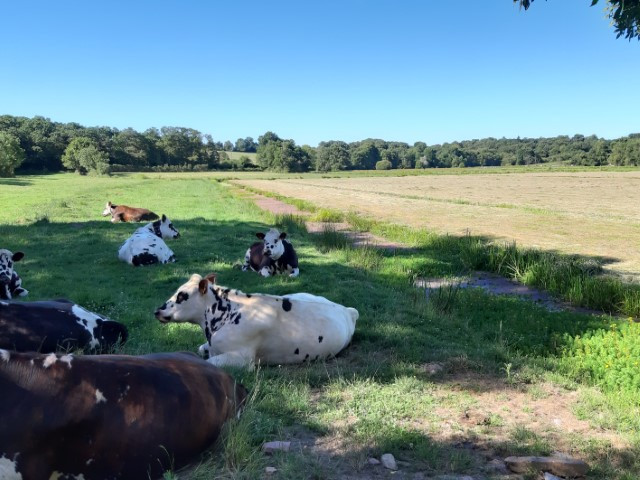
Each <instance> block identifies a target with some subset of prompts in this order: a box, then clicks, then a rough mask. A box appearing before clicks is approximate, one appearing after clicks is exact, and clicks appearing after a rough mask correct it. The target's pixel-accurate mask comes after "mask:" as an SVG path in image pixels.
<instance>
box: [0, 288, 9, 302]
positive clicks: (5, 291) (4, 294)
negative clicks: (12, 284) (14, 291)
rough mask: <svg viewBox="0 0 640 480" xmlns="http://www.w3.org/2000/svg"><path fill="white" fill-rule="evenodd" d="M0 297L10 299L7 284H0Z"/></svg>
mask: <svg viewBox="0 0 640 480" xmlns="http://www.w3.org/2000/svg"><path fill="white" fill-rule="evenodd" d="M0 299H1V300H11V290H10V289H9V285H2V286H0Z"/></svg>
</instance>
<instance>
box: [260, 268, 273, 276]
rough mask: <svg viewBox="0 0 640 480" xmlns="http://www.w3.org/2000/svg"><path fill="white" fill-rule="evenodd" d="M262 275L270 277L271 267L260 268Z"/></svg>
mask: <svg viewBox="0 0 640 480" xmlns="http://www.w3.org/2000/svg"><path fill="white" fill-rule="evenodd" d="M260 275H262V276H263V277H270V276H271V269H270V268H269V267H262V268H261V269H260Z"/></svg>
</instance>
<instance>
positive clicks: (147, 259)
mask: <svg viewBox="0 0 640 480" xmlns="http://www.w3.org/2000/svg"><path fill="white" fill-rule="evenodd" d="M179 236H180V233H178V230H176V229H175V228H174V226H173V223H171V220H169V219H168V218H167V217H166V215H162V218H161V219H160V220H156V221H155V222H151V223H148V224H146V225H145V226H144V227H140V228H138V229H137V230H136V231H135V232H133V235H131V236H130V237H129V238H127V240H126V241H125V242H124V243H123V244H122V246H121V247H120V250H118V258H119V259H120V260H122V261H123V262H127V263H129V264H131V265H133V266H135V267H138V266H140V265H152V264H154V263H169V262H175V261H176V257H175V255H174V254H173V251H171V249H170V248H169V247H168V246H167V244H166V243H164V240H163V238H178V237H179Z"/></svg>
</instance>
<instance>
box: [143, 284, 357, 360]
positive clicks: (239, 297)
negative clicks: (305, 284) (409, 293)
mask: <svg viewBox="0 0 640 480" xmlns="http://www.w3.org/2000/svg"><path fill="white" fill-rule="evenodd" d="M215 279H216V277H215V274H210V275H207V277H205V278H202V277H201V276H200V275H197V274H195V275H192V276H191V278H190V279H189V281H188V282H187V283H185V284H184V285H182V286H181V287H180V288H178V290H177V291H176V293H175V294H174V295H173V296H172V297H171V298H170V299H169V300H167V301H166V302H165V304H164V305H162V306H161V307H160V308H158V309H157V310H156V312H155V315H156V318H157V319H158V320H159V321H160V322H162V323H168V322H188V323H194V324H196V325H200V326H201V327H202V330H203V331H204V334H205V336H206V338H207V343H205V344H204V345H202V346H201V347H200V353H202V354H204V355H209V356H210V358H209V361H210V362H211V363H213V364H214V365H236V366H250V365H252V364H253V363H257V362H261V363H266V364H286V363H302V362H305V361H310V360H318V359H326V358H330V357H333V356H335V355H337V354H338V353H339V352H340V351H341V350H342V349H343V348H345V347H346V346H347V345H348V344H349V342H351V337H353V332H354V330H355V327H356V321H357V320H358V316H359V314H358V311H357V310H356V309H355V308H349V307H343V306H342V305H339V304H337V303H333V302H331V301H329V300H327V299H326V298H324V297H318V296H315V295H311V294H309V293H294V294H290V295H283V296H277V295H265V294H261V293H243V292H241V291H240V290H232V289H230V288H226V287H223V286H221V285H217V284H216V283H215Z"/></svg>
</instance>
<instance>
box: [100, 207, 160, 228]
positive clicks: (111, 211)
mask: <svg viewBox="0 0 640 480" xmlns="http://www.w3.org/2000/svg"><path fill="white" fill-rule="evenodd" d="M107 215H111V222H112V223H117V222H149V221H152V220H157V219H158V215H157V214H155V213H153V212H152V211H151V210H147V209H146V208H138V207H127V206H126V205H114V204H113V203H111V202H107V206H106V207H105V208H104V211H103V212H102V216H103V217H106V216H107Z"/></svg>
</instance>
